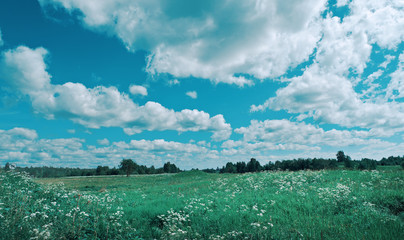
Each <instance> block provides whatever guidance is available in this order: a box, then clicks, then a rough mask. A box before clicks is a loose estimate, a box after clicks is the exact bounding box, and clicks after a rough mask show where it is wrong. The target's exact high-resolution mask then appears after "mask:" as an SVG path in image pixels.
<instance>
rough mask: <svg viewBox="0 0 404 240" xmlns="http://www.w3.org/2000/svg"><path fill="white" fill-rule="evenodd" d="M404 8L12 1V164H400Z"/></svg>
mask: <svg viewBox="0 0 404 240" xmlns="http://www.w3.org/2000/svg"><path fill="white" fill-rule="evenodd" d="M403 8H404V5H403V4H402V3H401V2H400V1H376V0H375V1H373V0H371V1H365V0H353V1H347V0H340V1H324V0H309V1H303V2H302V1H276V0H268V1H265V0H257V1H248V2H246V1H241V0H240V1H238V0H232V1H196V2H192V4H191V3H190V2H189V1H186V0H175V1H162V0H153V1H150V0H148V1H130V0H117V1H112V0H88V1H80V0H38V1H28V0H21V1H18V2H16V1H12V0H4V1H1V3H0V32H1V35H0V54H1V55H0V83H1V84H0V116H1V117H0V164H1V165H4V164H5V163H6V162H13V163H16V164H17V165H20V166H42V165H47V166H69V167H95V166H98V165H108V166H117V165H118V164H119V162H120V161H121V160H122V159H123V158H132V159H134V160H135V161H136V162H138V163H139V164H145V165H148V166H151V165H154V166H156V167H160V166H162V165H163V163H164V162H167V161H170V162H173V163H175V164H176V165H178V166H179V167H180V168H185V169H189V168H206V167H217V166H222V165H224V164H225V163H226V162H228V161H233V162H236V161H248V159H249V158H251V157H255V158H256V159H258V160H259V161H260V162H261V163H266V162H268V161H275V160H282V159H293V158H298V157H312V158H313V157H325V158H334V157H335V154H336V152H337V151H338V150H344V151H345V153H346V154H348V155H350V156H351V157H352V158H354V159H361V158H364V157H368V158H373V159H380V158H382V157H387V156H391V155H395V156H397V155H403V154H404V153H403V150H402V149H404V148H403V147H404V143H403V137H404V135H403V133H404V103H403V99H404V53H403V50H404V43H403V40H404V30H403V29H404V11H403V10H404V9H403Z"/></svg>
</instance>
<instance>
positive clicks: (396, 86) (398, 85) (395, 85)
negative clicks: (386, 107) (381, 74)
mask: <svg viewBox="0 0 404 240" xmlns="http://www.w3.org/2000/svg"><path fill="white" fill-rule="evenodd" d="M398 59H399V63H398V67H397V70H396V71H395V72H393V73H392V74H390V76H391V81H390V83H389V85H388V86H387V93H386V97H387V98H389V99H393V100H394V99H399V98H403V97H404V52H403V53H401V54H400V56H399V58H398Z"/></svg>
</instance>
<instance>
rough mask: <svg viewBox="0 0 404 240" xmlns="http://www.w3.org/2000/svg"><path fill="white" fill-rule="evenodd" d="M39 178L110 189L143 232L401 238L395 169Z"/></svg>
mask: <svg viewBox="0 0 404 240" xmlns="http://www.w3.org/2000/svg"><path fill="white" fill-rule="evenodd" d="M36 181H37V182H40V183H55V182H60V181H62V182H63V183H64V184H65V186H66V187H67V188H69V189H77V190H80V191H83V192H87V193H92V194H105V193H104V192H103V191H104V190H105V189H106V190H107V192H108V193H109V194H110V195H115V196H117V197H118V198H120V199H122V201H121V203H120V205H121V206H122V207H123V211H124V212H125V215H124V218H125V219H126V220H127V221H128V222H129V224H130V225H131V226H133V227H134V228H136V229H137V231H136V232H137V234H138V236H141V237H143V238H146V239H149V238H178V239H182V238H190V237H194V238H205V239H208V238H211V239H214V238H223V237H224V238H229V239H231V238H235V239H236V238H240V237H243V238H244V237H246V238H253V239H271V238H274V239H290V238H292V239H299V238H303V239H321V237H323V238H324V239H404V228H403V224H404V219H403V218H404V213H403V211H404V173H403V171H399V170H395V169H387V170H386V171H374V172H366V171H364V172H360V171H342V170H338V171H319V172H311V171H307V172H304V171H302V172H295V173H292V172H272V173H257V174H243V175H236V174H233V175H232V174H228V175H227V174H222V175H219V174H205V173H201V172H185V173H180V174H168V175H153V176H132V177H129V178H126V177H119V176H118V177H83V178H63V179H38V180H36ZM100 192H101V193H100ZM170 209H172V211H170Z"/></svg>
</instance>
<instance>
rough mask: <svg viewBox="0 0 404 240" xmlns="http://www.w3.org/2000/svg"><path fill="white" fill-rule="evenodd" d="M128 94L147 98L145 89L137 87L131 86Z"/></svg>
mask: <svg viewBox="0 0 404 240" xmlns="http://www.w3.org/2000/svg"><path fill="white" fill-rule="evenodd" d="M129 92H130V93H131V94H133V95H142V96H147V88H145V87H143V86H139V85H131V86H130V87H129Z"/></svg>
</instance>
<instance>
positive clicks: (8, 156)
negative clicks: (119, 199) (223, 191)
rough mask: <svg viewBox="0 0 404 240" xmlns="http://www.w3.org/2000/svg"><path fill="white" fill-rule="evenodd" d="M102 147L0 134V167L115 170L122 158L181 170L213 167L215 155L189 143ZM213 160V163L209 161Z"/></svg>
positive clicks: (22, 132)
mask: <svg viewBox="0 0 404 240" xmlns="http://www.w3.org/2000/svg"><path fill="white" fill-rule="evenodd" d="M98 143H99V144H100V145H102V146H100V147H95V146H92V145H87V144H86V142H85V141H84V140H83V139H79V138H59V139H43V138H39V137H38V135H37V133H36V131H35V130H32V129H27V128H13V129H10V130H0V164H1V165H4V164H5V163H6V162H12V163H16V164H17V166H66V165H68V166H71V167H82V168H83V167H84V168H86V167H96V166H98V165H107V166H111V167H112V166H115V167H116V166H118V164H119V162H120V161H121V160H122V159H123V158H131V159H133V160H135V161H136V162H137V163H138V164H145V165H148V166H151V165H154V166H156V167H162V166H163V164H164V163H165V162H167V161H170V162H172V163H175V164H176V165H177V166H180V167H181V168H187V169H190V168H192V167H195V166H198V167H204V166H206V165H204V164H206V163H208V164H209V163H210V164H214V162H215V161H216V158H217V154H218V152H217V151H216V150H211V149H208V148H206V147H204V146H199V145H196V144H191V143H180V142H174V141H166V140H164V139H156V140H132V141H130V142H123V141H121V142H113V143H110V142H109V140H108V139H100V140H98ZM212 159H214V161H213V160H212Z"/></svg>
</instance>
